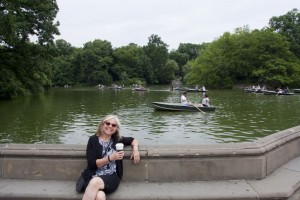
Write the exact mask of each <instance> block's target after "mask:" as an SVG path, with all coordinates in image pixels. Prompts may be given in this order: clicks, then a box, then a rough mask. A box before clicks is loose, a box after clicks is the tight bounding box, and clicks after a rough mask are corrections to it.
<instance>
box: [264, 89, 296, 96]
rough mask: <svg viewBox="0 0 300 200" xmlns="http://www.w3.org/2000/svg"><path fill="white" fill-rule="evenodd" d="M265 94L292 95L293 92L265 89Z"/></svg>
mask: <svg viewBox="0 0 300 200" xmlns="http://www.w3.org/2000/svg"><path fill="white" fill-rule="evenodd" d="M263 93H264V94H265V95H294V94H295V93H284V92H282V93H278V92H275V91H271V90H267V91H264V92H263Z"/></svg>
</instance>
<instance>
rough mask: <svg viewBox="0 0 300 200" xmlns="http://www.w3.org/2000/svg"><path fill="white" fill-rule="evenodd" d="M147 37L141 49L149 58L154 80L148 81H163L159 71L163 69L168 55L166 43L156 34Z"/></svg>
mask: <svg viewBox="0 0 300 200" xmlns="http://www.w3.org/2000/svg"><path fill="white" fill-rule="evenodd" d="M148 39H149V41H148V44H147V46H144V48H143V49H144V52H145V54H146V56H148V58H149V59H150V62H151V65H152V67H151V68H152V69H153V74H154V78H155V80H153V81H152V82H150V83H151V84H153V83H154V84H155V83H161V82H164V77H163V76H162V74H161V72H163V71H164V70H165V64H166V62H167V60H168V56H169V54H168V45H167V44H165V43H164V42H163V41H162V40H161V38H160V37H159V36H158V35H151V36H150V37H149V38H148ZM149 69H150V68H149ZM150 73H151V72H150Z"/></svg>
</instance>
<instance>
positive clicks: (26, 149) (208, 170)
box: [0, 126, 300, 182]
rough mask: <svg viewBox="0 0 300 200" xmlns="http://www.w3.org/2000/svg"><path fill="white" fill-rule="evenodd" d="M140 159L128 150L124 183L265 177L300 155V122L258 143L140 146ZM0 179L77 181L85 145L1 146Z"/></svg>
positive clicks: (83, 160)
mask: <svg viewBox="0 0 300 200" xmlns="http://www.w3.org/2000/svg"><path fill="white" fill-rule="evenodd" d="M139 149H140V153H141V162H140V163H139V164H138V165H135V164H133V162H132V160H129V157H130V153H131V149H130V147H127V148H125V155H126V156H125V158H124V177H123V180H124V181H150V182H174V181H203V180H228V179H263V178H264V177H266V176H267V175H268V174H270V173H272V172H273V171H274V170H276V169H277V168H278V167H280V166H281V165H283V164H284V163H286V162H288V161H289V160H291V159H293V158H295V157H297V156H299V155H300V126H297V127H293V128H290V129H287V130H284V131H281V132H278V133H275V134H273V135H270V136H267V137H265V138H262V139H259V140H257V141H255V142H244V143H228V144H213V145H208V144H207V145H175V146H173V145H172V146H168V145H140V147H139ZM0 152H1V154H0V169H1V171H0V173H1V174H0V178H8V179H11V178H17V179H41V180H76V179H77V178H78V176H79V174H80V172H81V171H82V170H83V169H84V168H85V167H86V159H85V145H65V144H1V145H0Z"/></svg>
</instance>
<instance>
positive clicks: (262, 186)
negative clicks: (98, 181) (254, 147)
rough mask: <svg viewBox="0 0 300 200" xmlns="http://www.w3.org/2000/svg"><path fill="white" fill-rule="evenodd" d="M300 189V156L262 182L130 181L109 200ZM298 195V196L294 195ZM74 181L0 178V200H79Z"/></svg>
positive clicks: (250, 199) (243, 197) (263, 198)
mask: <svg viewBox="0 0 300 200" xmlns="http://www.w3.org/2000/svg"><path fill="white" fill-rule="evenodd" d="M299 188H300V157H298V158H295V159H293V160H291V161H290V162H288V163H287V164H285V165H283V166H282V167H280V168H279V169H277V170H276V171H274V173H272V174H271V175H269V176H267V177H266V178H265V179H262V180H218V181H195V182H172V183H170V182H127V181H122V183H121V184H120V186H119V188H118V190H117V191H116V192H115V193H113V194H111V195H108V199H110V200H141V199H143V200H154V199H156V200H169V199H177V200H184V199H189V200H191V199H197V200H208V199H210V200H217V199H218V200H228V199H230V200H257V199H260V200H275V199H276V200H278V199H281V200H284V199H288V198H289V197H291V196H293V194H294V193H295V192H296V191H297V190H298V189H299ZM294 196H295V195H294ZM81 198H82V194H79V193H77V192H76V191H75V181H50V180H18V179H0V199H1V200H2V199H15V200H29V199H40V200H66V199H68V200H79V199H81Z"/></svg>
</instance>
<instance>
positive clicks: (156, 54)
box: [0, 0, 300, 98]
mask: <svg viewBox="0 0 300 200" xmlns="http://www.w3.org/2000/svg"><path fill="white" fill-rule="evenodd" d="M57 13H58V7H57V4H56V1H55V0H43V1H38V0H32V1H26V0H15V1H9V0H2V1H1V2H0V26H1V29H0V66H1V68H0V98H12V97H14V96H19V95H24V94H30V93H37V92H40V91H43V90H45V89H48V88H51V87H53V86H58V87H62V86H64V85H73V86H76V85H83V86H95V85H98V84H103V85H110V84H114V83H116V84H122V85H123V84H124V85H130V84H171V83H172V82H173V81H174V80H176V81H175V82H179V81H182V82H183V83H184V84H188V85H205V86H206V87H210V88H232V87H233V86H234V85H235V84H238V83H247V84H249V83H250V84H267V85H269V86H274V87H275V86H291V87H299V86H300V24H299V20H300V13H299V12H298V10H297V9H293V10H291V11H289V12H288V13H286V14H285V15H282V16H279V17H272V18H271V19H270V21H269V27H265V28H263V29H261V30H257V29H256V30H250V28H249V27H248V26H245V27H240V28H239V27H238V28H236V29H235V31H234V32H233V33H230V32H225V33H224V34H223V35H222V36H220V37H219V38H217V39H215V40H214V41H213V42H211V43H202V44H192V43H180V45H179V47H178V49H176V50H172V51H171V52H169V51H168V45H167V44H166V43H165V42H164V41H163V40H162V38H161V37H159V36H158V35H156V34H152V35H150V36H149V37H148V43H147V44H146V45H145V46H138V45H137V44H133V43H130V44H128V45H126V46H122V47H118V48H113V47H112V45H111V43H110V42H109V41H107V40H100V39H95V40H93V41H88V42H86V43H85V44H84V45H83V47H82V48H77V47H73V46H72V45H71V44H70V43H68V42H67V41H65V40H63V39H59V40H56V41H53V38H54V35H58V34H59V31H58V26H59V22H55V17H56V14H57ZM199 39H201V38H199Z"/></svg>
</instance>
